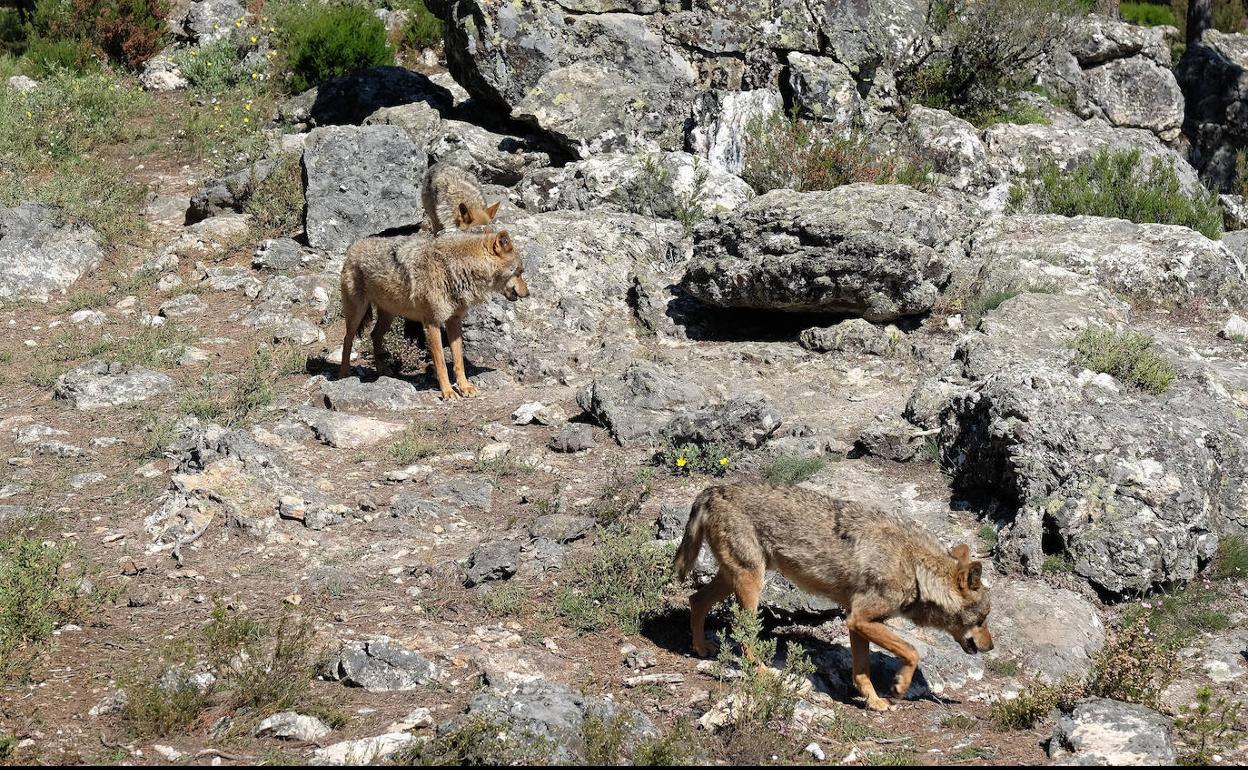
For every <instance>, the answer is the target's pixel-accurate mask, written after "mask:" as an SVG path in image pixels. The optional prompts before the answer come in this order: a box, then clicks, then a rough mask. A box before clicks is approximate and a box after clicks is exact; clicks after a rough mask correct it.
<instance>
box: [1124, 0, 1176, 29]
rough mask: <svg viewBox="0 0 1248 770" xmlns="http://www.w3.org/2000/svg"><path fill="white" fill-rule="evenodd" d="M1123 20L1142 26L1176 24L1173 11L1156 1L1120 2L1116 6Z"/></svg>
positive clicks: (1169, 25)
mask: <svg viewBox="0 0 1248 770" xmlns="http://www.w3.org/2000/svg"><path fill="white" fill-rule="evenodd" d="M1118 11H1119V13H1121V14H1122V19H1123V21H1129V22H1131V23H1132V24H1139V25H1141V26H1144V27H1159V26H1167V27H1173V26H1176V24H1175V22H1176V19H1175V18H1174V11H1172V10H1170V7H1169V6H1166V5H1158V4H1156V3H1122V4H1120V5H1119V6H1118Z"/></svg>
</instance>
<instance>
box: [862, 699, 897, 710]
mask: <svg viewBox="0 0 1248 770" xmlns="http://www.w3.org/2000/svg"><path fill="white" fill-rule="evenodd" d="M867 708H869V709H871V710H872V711H896V710H897V707H896V706H895V705H893V703H892V702H891V701H889V700H888V699H887V698H881V697H879V696H876V697H874V698H867Z"/></svg>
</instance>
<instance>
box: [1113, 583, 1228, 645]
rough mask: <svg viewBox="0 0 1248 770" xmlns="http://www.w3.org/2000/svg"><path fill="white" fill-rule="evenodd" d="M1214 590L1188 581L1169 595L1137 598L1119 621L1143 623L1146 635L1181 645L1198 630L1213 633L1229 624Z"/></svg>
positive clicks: (1161, 641)
mask: <svg viewBox="0 0 1248 770" xmlns="http://www.w3.org/2000/svg"><path fill="white" fill-rule="evenodd" d="M1219 599H1220V597H1219V595H1218V592H1216V591H1214V590H1212V589H1210V588H1209V587H1207V586H1205V585H1202V584H1201V583H1192V584H1190V585H1188V586H1187V587H1186V588H1184V589H1182V590H1179V591H1175V592H1174V593H1169V594H1158V595H1154V596H1150V597H1148V598H1147V599H1143V600H1141V601H1140V602H1139V603H1138V604H1135V605H1133V606H1132V607H1130V608H1129V609H1127V611H1126V612H1124V613H1123V624H1124V625H1131V624H1132V623H1134V622H1136V621H1137V620H1142V621H1144V622H1145V623H1146V625H1147V627H1148V631H1149V635H1150V636H1151V637H1152V638H1153V639H1154V640H1155V641H1156V642H1157V643H1158V644H1161V645H1164V646H1166V647H1175V648H1177V647H1182V646H1185V645H1186V644H1188V643H1189V642H1190V641H1191V640H1192V637H1194V636H1196V635H1197V634H1200V633H1205V632H1208V633H1216V632H1218V631H1223V630H1225V629H1227V628H1230V627H1231V619H1230V617H1228V616H1227V615H1226V613H1224V612H1222V611H1221V610H1220V609H1219V608H1218V605H1219Z"/></svg>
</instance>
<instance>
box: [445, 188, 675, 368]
mask: <svg viewBox="0 0 1248 770" xmlns="http://www.w3.org/2000/svg"><path fill="white" fill-rule="evenodd" d="M507 229H508V231H509V232H510V233H511V235H512V238H513V239H514V240H515V243H516V247H517V249H518V250H519V251H520V253H521V254H522V255H523V256H524V260H525V270H526V273H525V278H526V280H527V281H528V284H529V288H530V289H531V291H532V294H531V295H530V296H529V298H528V299H524V300H521V301H519V302H508V301H506V300H505V299H504V298H503V297H501V296H496V297H494V298H492V299H491V300H490V301H489V302H486V303H485V304H483V305H480V306H478V307H476V308H473V310H472V311H471V312H469V314H468V317H467V319H466V321H465V324H464V338H465V349H466V351H467V355H468V356H469V358H470V359H471V360H472V361H473V362H474V363H477V364H481V365H488V366H491V367H493V368H495V369H500V370H502V371H503V372H506V373H507V374H509V375H511V376H512V377H515V378H517V379H519V380H521V381H524V382H565V383H568V382H573V381H576V380H583V379H586V378H587V377H590V376H593V375H594V374H597V373H599V372H604V371H618V370H619V368H621V367H622V366H624V365H625V364H626V363H627V362H628V361H629V360H630V359H631V357H632V354H633V351H635V350H636V348H637V345H638V344H639V343H638V334H637V326H636V324H635V323H634V322H633V320H632V308H631V307H630V306H629V304H628V294H629V288H630V285H631V284H630V276H632V275H633V274H634V273H635V272H637V271H638V270H640V269H648V268H649V266H651V265H656V264H665V263H668V262H671V261H673V260H674V259H677V258H679V255H680V252H681V249H680V244H681V241H682V239H683V236H684V229H683V227H682V226H681V225H680V224H679V223H677V222H672V221H666V220H658V219H650V218H647V217H643V216H638V215H634V214H619V213H615V212H611V211H606V210H598V209H593V210H588V211H552V212H547V213H542V214H536V215H533V216H523V217H519V218H517V219H514V220H512V221H510V222H508V223H507Z"/></svg>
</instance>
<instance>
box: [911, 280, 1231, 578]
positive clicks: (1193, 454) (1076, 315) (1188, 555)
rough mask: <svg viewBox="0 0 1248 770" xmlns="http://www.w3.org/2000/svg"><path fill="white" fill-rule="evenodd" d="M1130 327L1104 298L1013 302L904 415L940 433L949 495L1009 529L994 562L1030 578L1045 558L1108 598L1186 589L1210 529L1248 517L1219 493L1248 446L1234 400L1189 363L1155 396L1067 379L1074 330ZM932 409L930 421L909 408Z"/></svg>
mask: <svg viewBox="0 0 1248 770" xmlns="http://www.w3.org/2000/svg"><path fill="white" fill-rule="evenodd" d="M1127 319H1128V316H1127V311H1126V308H1125V306H1122V305H1119V304H1117V303H1114V302H1113V301H1112V300H1103V299H1096V298H1092V297H1083V298H1080V297H1071V296H1062V295H1037V294H1026V295H1022V296H1020V297H1016V298H1014V299H1012V300H1010V301H1008V302H1006V303H1005V304H1003V305H1002V306H1001V308H1000V309H998V310H997V311H994V312H992V313H990V314H989V315H988V316H987V317H986V318H985V319H984V320H983V321H982V322H981V323H980V326H979V329H978V330H977V331H976V332H975V333H973V334H971V335H968V336H967V337H966V338H964V339H963V340H961V341H960V342H959V344H958V348H957V350H956V352H955V354H954V361H953V363H952V364H951V365H950V369H949V371H948V372H947V373H946V374H945V376H944V377H942V378H941V380H939V381H937V382H935V383H924V384H921V385H920V386H919V387H918V388H917V389H916V391H915V395H914V396H913V397H912V398H911V404H912V405H915V409H913V410H911V411H909V413H908V416H909V417H910V418H911V420H912V421H914V422H916V424H918V425H921V426H923V427H928V428H931V427H939V429H940V430H939V434H938V438H937V441H938V444H939V447H940V452H941V459H942V463H943V464H944V466H945V467H946V469H947V470H948V471H949V472H950V473H951V474H952V476H953V482H954V486H955V488H956V489H959V490H961V492H962V493H963V494H968V495H971V496H973V497H979V498H981V499H983V500H985V501H986V502H987V503H988V504H990V505H992V504H995V505H997V506H999V507H998V508H997V509H996V510H999V511H1001V513H1002V515H1004V516H1006V517H1008V521H1009V523H1008V525H1007V526H1006V527H1005V528H1004V529H1003V530H1002V531H1001V533H1000V542H999V545H998V548H997V553H998V556H999V557H1000V558H1002V559H1004V560H1005V561H1006V562H1009V563H1015V564H1018V565H1020V566H1021V567H1022V568H1024V569H1025V570H1026V571H1028V572H1032V573H1034V572H1037V571H1038V570H1039V569H1040V566H1041V564H1042V563H1043V561H1044V559H1045V558H1046V556H1056V557H1058V558H1062V559H1066V560H1068V561H1069V563H1070V564H1071V568H1072V569H1073V571H1074V572H1075V574H1077V575H1079V576H1081V577H1083V578H1085V579H1087V580H1088V581H1089V582H1090V583H1092V584H1093V585H1094V586H1096V587H1097V588H1099V589H1101V590H1102V591H1104V592H1107V593H1109V594H1122V593H1126V592H1136V591H1144V590H1147V589H1149V588H1151V587H1153V586H1157V585H1164V584H1168V583H1171V582H1176V581H1177V582H1182V581H1187V580H1190V579H1192V578H1193V577H1194V576H1195V575H1196V573H1197V571H1198V570H1199V569H1200V568H1201V567H1202V565H1203V564H1205V563H1206V562H1207V561H1208V559H1209V558H1210V557H1211V556H1212V555H1213V553H1214V550H1215V549H1216V545H1217V539H1218V535H1217V531H1218V530H1219V529H1220V528H1223V529H1226V528H1228V527H1230V528H1232V529H1233V526H1235V525H1234V524H1233V522H1237V521H1241V520H1242V519H1243V516H1244V502H1243V500H1242V499H1241V498H1238V497H1237V496H1236V493H1235V488H1234V485H1232V488H1228V487H1227V485H1226V483H1225V480H1226V479H1231V478H1238V477H1239V474H1241V473H1242V472H1243V462H1244V460H1243V458H1244V456H1245V454H1244V449H1245V447H1246V446H1248V445H1246V443H1245V442H1248V431H1245V427H1244V425H1243V424H1242V418H1241V417H1240V407H1239V406H1238V405H1237V401H1236V399H1237V398H1238V397H1239V396H1236V395H1235V394H1236V393H1237V392H1238V393H1242V386H1238V385H1234V384H1230V383H1228V382H1225V381H1223V378H1222V377H1221V376H1219V374H1218V373H1217V370H1216V369H1215V368H1213V367H1212V366H1211V365H1209V364H1205V365H1203V368H1202V365H1201V364H1196V363H1191V364H1186V365H1181V366H1179V374H1178V377H1177V378H1176V379H1175V380H1174V382H1173V383H1172V384H1171V385H1170V386H1169V388H1168V389H1167V390H1165V391H1164V392H1163V393H1161V394H1158V395H1153V394H1150V393H1147V392H1145V391H1142V390H1138V389H1136V388H1134V387H1132V386H1131V385H1128V384H1126V383H1121V382H1117V381H1115V380H1114V379H1113V378H1111V377H1109V376H1108V375H1105V374H1096V373H1094V372H1086V371H1080V370H1079V369H1078V368H1077V367H1075V366H1073V365H1072V361H1073V356H1074V353H1073V351H1072V350H1071V347H1070V340H1071V339H1072V338H1073V336H1074V335H1075V334H1076V333H1077V332H1078V331H1079V330H1080V329H1083V328H1086V327H1088V326H1090V325H1091V326H1108V327H1115V326H1116V327H1119V328H1129V327H1128V326H1126V325H1125V324H1126V322H1127ZM1160 352H1161V355H1164V356H1166V357H1167V358H1168V359H1169V360H1171V361H1172V362H1174V363H1175V364H1176V365H1178V364H1180V361H1179V358H1178V356H1177V355H1175V354H1174V353H1172V352H1170V351H1168V350H1166V349H1165V348H1162V349H1161V351H1160ZM929 398H930V400H931V401H932V402H934V404H935V407H934V408H932V407H931V406H929V407H924V408H919V407H918V404H921V403H924V402H925V401H928V400H929ZM922 415H927V417H926V418H924V417H923V416H922Z"/></svg>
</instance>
